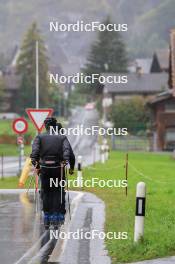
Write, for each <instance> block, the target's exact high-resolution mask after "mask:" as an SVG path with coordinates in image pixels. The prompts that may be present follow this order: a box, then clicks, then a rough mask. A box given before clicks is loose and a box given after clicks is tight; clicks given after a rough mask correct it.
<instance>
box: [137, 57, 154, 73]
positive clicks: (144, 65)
mask: <svg viewBox="0 0 175 264" xmlns="http://www.w3.org/2000/svg"><path fill="white" fill-rule="evenodd" d="M135 63H136V67H139V68H141V70H142V72H143V73H150V69H151V64H152V59H149V58H147V59H136V60H135Z"/></svg>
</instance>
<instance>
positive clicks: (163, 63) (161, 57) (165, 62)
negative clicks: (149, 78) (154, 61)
mask: <svg viewBox="0 0 175 264" xmlns="http://www.w3.org/2000/svg"><path fill="white" fill-rule="evenodd" d="M155 53H156V55H157V58H158V61H159V64H160V67H161V69H168V68H169V54H170V51H169V49H159V50H156V51H155Z"/></svg>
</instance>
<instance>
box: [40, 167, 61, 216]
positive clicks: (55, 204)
mask: <svg viewBox="0 0 175 264" xmlns="http://www.w3.org/2000/svg"><path fill="white" fill-rule="evenodd" d="M40 178H41V199H42V202H43V211H44V212H48V213H62V214H65V213H66V209H65V189H64V187H61V186H60V181H61V179H62V180H65V172H64V169H63V171H62V178H61V168H60V167H58V168H51V167H47V168H45V167H41V171H40ZM55 185H56V186H55Z"/></svg>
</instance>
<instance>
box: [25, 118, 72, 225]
mask: <svg viewBox="0 0 175 264" xmlns="http://www.w3.org/2000/svg"><path fill="white" fill-rule="evenodd" d="M44 124H45V128H46V132H45V133H42V134H39V135H37V136H36V137H35V139H34V142H33V144H32V153H31V155H30V157H31V160H32V164H33V165H34V166H35V167H36V168H37V169H39V170H40V179H41V198H42V201H43V211H44V224H45V227H46V228H49V225H50V224H53V225H54V226H55V227H56V226H57V225H58V223H60V222H64V215H65V213H66V210H65V190H64V188H63V187H61V186H62V185H61V184H60V181H61V180H65V171H64V168H63V166H64V165H65V164H71V168H70V172H69V173H70V174H73V170H74V165H75V160H74V162H72V158H71V155H72V152H73V151H72V148H71V146H70V143H69V141H68V139H67V137H66V136H63V135H61V134H59V135H53V134H52V135H51V134H50V133H49V132H50V127H51V126H53V127H56V125H57V120H56V119H55V118H54V117H49V118H46V120H45V121H44ZM73 155H74V154H73ZM74 158H75V157H74ZM51 182H52V184H51ZM53 182H54V183H57V184H53Z"/></svg>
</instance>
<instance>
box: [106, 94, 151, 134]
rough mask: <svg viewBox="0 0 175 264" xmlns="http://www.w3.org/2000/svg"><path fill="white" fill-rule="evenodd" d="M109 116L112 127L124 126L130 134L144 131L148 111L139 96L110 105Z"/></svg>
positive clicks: (148, 118) (147, 119) (148, 116)
mask: <svg viewBox="0 0 175 264" xmlns="http://www.w3.org/2000/svg"><path fill="white" fill-rule="evenodd" d="M110 116H111V120H112V122H113V123H114V127H116V128H118V127H126V128H128V132H129V133H131V134H138V133H141V132H143V131H145V130H146V129H147V124H148V122H149V120H150V112H149V110H148V109H147V108H146V106H145V103H144V100H143V99H142V98H139V97H134V98H132V99H129V100H120V101H117V102H116V103H114V105H113V106H112V109H111V112H110Z"/></svg>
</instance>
